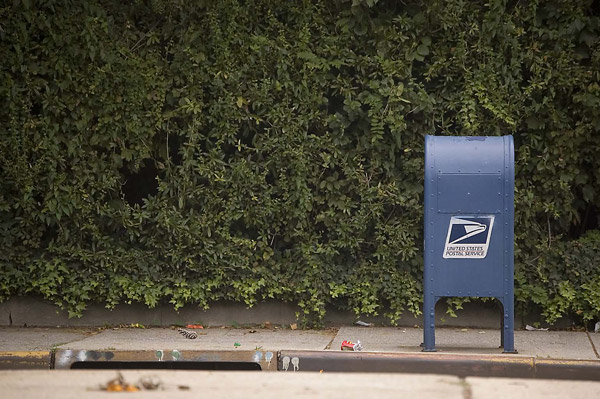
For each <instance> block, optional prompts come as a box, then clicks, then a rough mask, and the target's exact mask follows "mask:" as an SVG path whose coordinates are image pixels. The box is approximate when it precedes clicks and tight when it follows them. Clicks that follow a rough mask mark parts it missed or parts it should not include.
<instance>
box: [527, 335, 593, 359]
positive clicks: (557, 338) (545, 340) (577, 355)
mask: <svg viewBox="0 0 600 399" xmlns="http://www.w3.org/2000/svg"><path fill="white" fill-rule="evenodd" d="M515 346H516V348H517V350H518V351H519V353H520V354H523V355H535V356H537V357H539V358H552V359H584V360H595V359H597V357H596V354H595V353H594V349H593V347H592V345H591V343H590V340H589V339H588V337H587V334H586V333H585V332H579V331H515Z"/></svg>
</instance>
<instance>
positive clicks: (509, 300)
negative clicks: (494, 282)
mask: <svg viewBox="0 0 600 399" xmlns="http://www.w3.org/2000/svg"><path fill="white" fill-rule="evenodd" d="M501 302H502V322H501V323H500V325H501V327H500V328H501V329H502V330H501V333H500V343H501V345H502V346H504V351H503V353H518V352H517V350H516V349H515V306H514V296H511V297H505V298H502V299H501Z"/></svg>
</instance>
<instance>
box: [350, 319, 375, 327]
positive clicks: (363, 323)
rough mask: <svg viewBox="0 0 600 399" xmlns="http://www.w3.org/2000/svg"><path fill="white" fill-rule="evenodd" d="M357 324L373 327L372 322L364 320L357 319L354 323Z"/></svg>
mask: <svg viewBox="0 0 600 399" xmlns="http://www.w3.org/2000/svg"><path fill="white" fill-rule="evenodd" d="M354 324H356V325H357V326H362V327H373V323H366V322H364V321H360V320H359V321H357V322H356V323H354Z"/></svg>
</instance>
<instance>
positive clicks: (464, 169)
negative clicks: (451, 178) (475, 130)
mask: <svg viewBox="0 0 600 399" xmlns="http://www.w3.org/2000/svg"><path fill="white" fill-rule="evenodd" d="M507 140H510V142H511V143H512V136H499V137H483V136H482V137H457V136H429V135H428V136H426V138H425V146H426V152H425V162H426V166H434V168H433V171H435V173H438V174H498V173H500V174H506V173H507V172H509V173H510V172H511V171H508V170H506V168H505V166H507V165H505V160H504V155H505V151H506V148H505V145H506V141H507ZM428 147H429V151H427V148H428ZM428 161H429V163H430V164H429V165H427V163H428ZM429 169H430V168H427V169H426V173H427V172H428V171H429Z"/></svg>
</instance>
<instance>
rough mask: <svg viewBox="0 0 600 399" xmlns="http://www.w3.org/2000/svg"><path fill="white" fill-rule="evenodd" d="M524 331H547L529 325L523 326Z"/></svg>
mask: <svg viewBox="0 0 600 399" xmlns="http://www.w3.org/2000/svg"><path fill="white" fill-rule="evenodd" d="M525 329H526V330H527V331H548V329H547V328H535V327H533V326H530V325H529V324H527V325H526V326H525Z"/></svg>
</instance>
